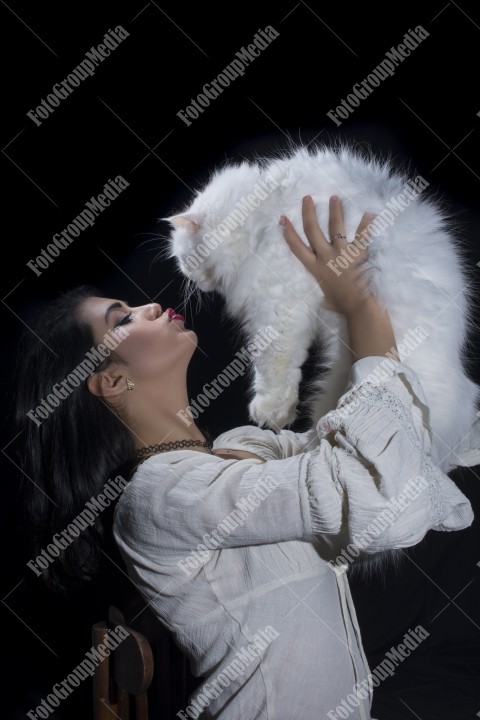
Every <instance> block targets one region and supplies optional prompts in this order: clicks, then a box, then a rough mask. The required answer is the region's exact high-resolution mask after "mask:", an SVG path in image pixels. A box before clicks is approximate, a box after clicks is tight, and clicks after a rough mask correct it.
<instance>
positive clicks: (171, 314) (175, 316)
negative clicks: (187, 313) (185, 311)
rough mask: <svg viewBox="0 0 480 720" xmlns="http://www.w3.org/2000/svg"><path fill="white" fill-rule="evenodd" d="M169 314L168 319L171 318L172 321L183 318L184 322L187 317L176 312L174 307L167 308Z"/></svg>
mask: <svg viewBox="0 0 480 720" xmlns="http://www.w3.org/2000/svg"><path fill="white" fill-rule="evenodd" d="M167 315H168V319H169V320H170V321H172V320H182V321H183V322H185V318H184V317H183V315H180V314H179V313H176V312H175V310H174V309H173V308H168V309H167Z"/></svg>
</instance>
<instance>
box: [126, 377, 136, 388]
mask: <svg viewBox="0 0 480 720" xmlns="http://www.w3.org/2000/svg"><path fill="white" fill-rule="evenodd" d="M134 387H135V383H134V382H132V380H129V379H128V378H127V390H133V388H134Z"/></svg>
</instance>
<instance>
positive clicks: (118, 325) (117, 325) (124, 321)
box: [115, 313, 132, 327]
mask: <svg viewBox="0 0 480 720" xmlns="http://www.w3.org/2000/svg"><path fill="white" fill-rule="evenodd" d="M131 319H132V313H128V315H125V317H124V318H123V320H120V322H119V323H117V324H116V325H115V327H120V325H126V324H127V323H129V322H130V320H131Z"/></svg>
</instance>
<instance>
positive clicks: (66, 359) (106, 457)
mask: <svg viewBox="0 0 480 720" xmlns="http://www.w3.org/2000/svg"><path fill="white" fill-rule="evenodd" d="M93 296H96V297H101V293H99V292H98V291H97V290H96V289H95V288H93V287H90V286H87V285H82V286H80V287H78V288H75V289H74V290H71V291H69V292H66V293H64V294H62V295H61V296H60V297H59V298H58V299H56V300H54V301H52V302H51V303H49V304H48V305H47V306H46V307H45V308H42V310H41V311H40V312H39V313H38V315H37V317H36V318H35V320H34V321H33V322H32V323H31V324H30V327H31V330H33V333H34V334H33V333H32V332H31V331H25V333H24V335H23V337H22V339H21V341H20V344H19V351H18V358H17V363H16V373H15V379H14V387H13V392H14V395H15V397H14V407H15V410H14V415H15V425H16V428H15V430H16V433H19V436H18V438H17V440H16V445H17V447H18V449H17V451H16V454H17V460H18V465H19V467H20V469H21V473H22V478H21V490H22V501H23V508H24V518H23V522H24V524H25V530H26V532H27V533H29V534H30V540H31V543H30V550H31V553H32V559H33V560H35V558H36V557H37V556H39V555H40V553H41V552H42V550H44V549H45V548H46V547H47V546H49V545H50V546H51V548H52V551H53V552H57V551H58V550H57V547H56V546H55V547H54V546H52V545H51V543H52V538H53V537H54V536H55V535H56V534H58V533H61V531H62V530H65V528H66V527H67V526H69V524H70V523H71V522H72V520H74V519H75V518H76V517H77V515H78V514H79V513H81V511H82V510H83V509H84V508H85V505H86V503H87V502H88V501H89V500H90V499H91V498H92V496H94V497H96V496H97V495H98V494H99V493H101V492H102V489H103V488H104V486H105V484H106V483H107V482H108V481H109V480H111V478H112V477H114V476H113V475H112V474H113V473H115V472H116V471H117V470H118V468H120V467H128V463H129V460H130V459H131V458H132V456H133V454H134V444H133V438H132V435H131V433H130V431H129V430H128V428H127V427H126V426H125V425H124V424H123V423H122V421H121V420H120V418H119V417H118V416H117V415H116V413H115V412H114V411H113V410H112V409H111V408H109V407H108V406H107V404H106V403H105V402H104V401H103V400H102V399H100V398H98V397H95V396H93V395H92V394H91V393H90V392H89V391H88V389H87V386H86V382H85V381H82V382H80V384H79V385H78V387H76V388H74V389H73V391H71V392H70V393H69V394H68V396H67V397H65V399H63V400H61V401H60V402H58V401H57V402H58V404H57V406H56V407H55V408H53V409H52V412H50V413H49V414H47V413H46V411H45V409H44V410H43V412H42V415H43V418H42V417H40V416H39V415H38V414H37V413H36V412H35V409H36V408H37V407H39V406H40V404H41V402H42V400H43V399H45V398H47V397H48V396H49V395H51V393H52V389H53V388H54V386H55V385H56V384H57V383H58V384H60V383H61V382H62V380H65V378H67V376H68V375H69V374H70V373H72V370H74V369H75V368H77V366H78V365H79V364H80V363H81V362H82V361H84V360H85V357H86V353H88V351H89V350H90V349H91V348H92V346H95V341H94V337H93V332H92V329H91V327H90V326H89V325H88V324H86V323H85V322H82V321H81V320H80V319H79V315H78V310H79V306H80V304H81V303H82V301H84V300H86V299H87V298H89V297H93ZM113 354H114V351H112V355H110V356H109V357H106V358H105V359H104V360H103V361H102V363H100V364H98V365H97V367H96V368H95V369H96V370H98V369H100V368H101V369H103V368H104V367H106V366H107V365H108V364H109V362H110V361H111V359H112V356H113ZM64 387H65V386H64ZM46 414H47V417H45V415H46ZM125 464H126V465H125ZM102 515H105V517H103V518H102ZM108 516H110V518H111V513H100V514H99V515H98V517H97V518H96V521H95V523H94V524H93V525H88V524H87V527H86V528H85V529H84V530H83V531H82V532H80V534H79V535H78V537H76V539H75V540H74V541H73V542H71V543H70V544H68V547H65V548H64V549H63V550H62V551H61V553H60V555H59V556H58V557H57V558H56V559H55V561H54V562H51V563H50V564H49V565H48V567H46V568H45V569H44V570H42V572H41V577H42V579H43V580H44V581H45V582H46V584H47V585H48V586H49V587H50V588H51V589H53V590H57V591H61V592H63V593H67V592H68V591H70V590H71V589H72V588H78V587H84V584H85V581H89V580H91V579H93V578H94V577H95V575H96V572H97V570H98V568H99V566H100V564H101V558H100V551H99V548H100V547H101V543H102V538H103V534H104V533H103V529H104V522H105V519H106V518H107V517H108ZM64 544H66V543H65V542H64ZM42 564H43V565H45V564H46V563H45V561H43V563H42Z"/></svg>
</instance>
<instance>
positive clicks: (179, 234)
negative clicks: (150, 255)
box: [168, 213, 217, 292]
mask: <svg viewBox="0 0 480 720" xmlns="http://www.w3.org/2000/svg"><path fill="white" fill-rule="evenodd" d="M168 221H169V222H170V223H171V224H172V225H173V228H174V229H173V232H172V234H171V236H170V257H174V258H175V259H176V260H177V263H178V267H179V269H180V271H181V272H182V273H183V274H184V275H185V277H187V278H188V279H189V280H191V281H192V282H194V283H195V285H196V286H197V287H198V288H199V289H200V290H203V291H205V292H210V291H212V290H215V289H216V286H217V279H216V275H215V259H214V256H213V253H214V250H213V249H212V248H209V247H208V246H207V244H206V243H205V242H204V240H203V236H204V235H205V219H204V218H203V217H200V216H199V215H195V214H192V213H185V214H184V215H177V216H174V217H172V218H168Z"/></svg>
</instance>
